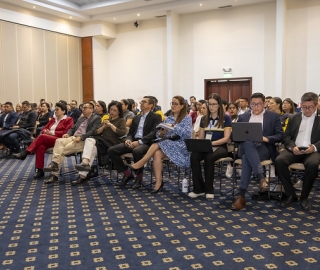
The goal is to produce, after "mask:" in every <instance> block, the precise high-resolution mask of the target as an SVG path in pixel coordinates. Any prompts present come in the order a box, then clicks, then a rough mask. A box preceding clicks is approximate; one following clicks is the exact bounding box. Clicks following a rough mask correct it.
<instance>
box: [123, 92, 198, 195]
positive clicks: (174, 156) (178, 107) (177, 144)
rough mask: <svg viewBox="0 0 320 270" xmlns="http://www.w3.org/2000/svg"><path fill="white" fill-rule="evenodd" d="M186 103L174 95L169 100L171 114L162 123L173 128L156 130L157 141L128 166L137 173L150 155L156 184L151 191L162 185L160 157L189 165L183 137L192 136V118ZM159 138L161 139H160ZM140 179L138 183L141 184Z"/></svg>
mask: <svg viewBox="0 0 320 270" xmlns="http://www.w3.org/2000/svg"><path fill="white" fill-rule="evenodd" d="M187 109H188V104H187V103H186V102H185V100H184V98H183V97H181V96H174V97H173V98H172V102H171V110H172V114H171V115H170V116H168V117H167V118H166V119H165V120H164V123H165V124H168V125H171V126H173V127H174V129H173V130H171V131H168V130H166V129H161V130H159V131H158V132H157V138H158V139H160V141H159V142H157V143H154V144H152V145H151V146H150V148H149V150H148V152H147V153H146V154H145V156H144V157H143V158H142V159H140V160H139V161H138V162H136V163H134V164H132V165H131V166H129V167H130V168H131V169H132V170H133V171H135V172H136V174H138V172H139V169H141V168H142V167H143V166H144V165H145V164H146V163H147V162H148V161H149V160H150V159H151V158H152V157H153V168H154V172H155V178H156V185H155V187H154V189H153V190H152V191H151V193H157V192H159V190H160V189H161V187H163V181H162V177H161V176H162V159H163V158H165V157H168V158H169V159H170V160H171V161H172V162H173V163H174V164H176V165H177V166H179V167H189V166H190V154H189V152H188V151H187V146H186V144H185V142H184V140H185V139H190V138H191V136H192V119H191V117H190V115H188V112H187ZM174 136H176V138H177V140H174V141H173V140H169V139H167V140H166V138H173V137H174ZM161 139H163V140H162V141H161ZM141 180H142V179H140V183H139V184H140V185H141Z"/></svg>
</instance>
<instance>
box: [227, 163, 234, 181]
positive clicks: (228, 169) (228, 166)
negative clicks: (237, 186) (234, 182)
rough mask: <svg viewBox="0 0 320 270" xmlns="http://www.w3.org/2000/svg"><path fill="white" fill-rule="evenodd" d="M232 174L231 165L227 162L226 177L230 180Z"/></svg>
mask: <svg viewBox="0 0 320 270" xmlns="http://www.w3.org/2000/svg"><path fill="white" fill-rule="evenodd" d="M232 174H233V167H232V166H231V163H230V162H229V163H228V165H227V170H226V177H227V178H231V177H232Z"/></svg>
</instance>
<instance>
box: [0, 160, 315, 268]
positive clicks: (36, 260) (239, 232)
mask: <svg viewBox="0 0 320 270" xmlns="http://www.w3.org/2000/svg"><path fill="white" fill-rule="evenodd" d="M73 164H74V159H73V158H67V159H66V160H65V164H64V170H68V169H70V170H71V169H73ZM176 172H177V171H176V169H175V168H172V169H171V177H170V179H169V176H168V173H167V172H164V179H165V180H168V182H166V183H165V185H164V189H163V190H162V191H161V192H159V193H158V194H153V195H151V194H150V193H149V192H150V190H151V187H142V188H141V189H136V190H133V189H132V188H131V185H132V183H129V184H128V185H127V186H117V185H116V184H114V183H113V182H112V181H111V180H110V175H109V173H108V172H106V173H105V175H103V176H101V177H99V178H96V179H94V180H92V181H88V182H86V183H84V184H81V185H78V186H72V185H71V184H70V181H71V180H72V179H74V178H75V177H76V175H75V174H71V175H68V176H61V177H60V178H59V182H57V183H54V184H49V185H46V184H44V183H43V180H34V179H33V178H32V176H33V174H34V157H33V156H28V157H27V159H26V160H25V161H19V160H13V159H1V160H0V214H1V217H0V269H13V270H20V269H26V270H27V269H30V270H31V269H63V270H64V269H77V270H79V269H85V270H88V269H96V270H102V269H108V270H110V269H111V270H112V269H146V270H147V269H161V270H162V269H172V270H173V269H183V270H185V269H230V270H231V269H281V270H282V269H299V270H300V269H319V266H320V216H319V210H320V204H319V200H320V196H319V188H317V187H316V188H315V189H314V190H313V192H312V194H311V200H312V210H311V211H309V212H305V211H302V210H301V209H300V208H299V206H298V204H297V205H294V206H293V207H290V208H287V209H282V208H280V207H279V206H278V205H277V202H276V201H273V200H265V201H253V200H251V199H250V194H252V193H254V192H255V191H256V190H257V186H258V185H256V184H253V185H252V186H251V187H250V189H251V191H250V194H248V196H247V201H248V203H247V206H246V209H245V210H242V211H232V210H231V204H232V202H233V197H232V194H230V193H229V194H227V195H226V196H219V189H218V181H217V183H216V196H215V198H214V200H207V199H205V198H204V197H201V198H197V199H191V198H189V197H188V196H187V195H186V194H185V193H182V192H181V191H180V190H179V189H178V187H177V173H176ZM113 179H114V180H115V179H116V174H115V172H114V173H113ZM149 179H150V171H147V172H146V173H145V180H146V181H145V183H146V184H148V183H149ZM230 187H231V181H230V180H229V179H225V180H224V185H223V188H224V189H227V188H230Z"/></svg>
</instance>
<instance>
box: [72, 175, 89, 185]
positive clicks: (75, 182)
mask: <svg viewBox="0 0 320 270" xmlns="http://www.w3.org/2000/svg"><path fill="white" fill-rule="evenodd" d="M87 180H88V178H87V177H84V178H82V177H80V175H79V176H78V178H77V179H76V180H73V181H71V185H73V186H76V185H79V184H81V183H83V182H85V181H87Z"/></svg>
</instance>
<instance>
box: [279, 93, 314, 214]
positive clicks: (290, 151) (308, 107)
mask: <svg viewBox="0 0 320 270" xmlns="http://www.w3.org/2000/svg"><path fill="white" fill-rule="evenodd" d="M317 105H318V95H317V94H315V93H312V92H308V93H305V94H303V96H302V97H301V109H302V112H300V113H296V114H293V115H292V116H290V118H289V123H288V126H287V129H286V132H285V134H284V137H283V142H284V146H285V149H284V150H283V151H281V152H280V155H279V156H278V157H277V159H276V162H275V167H276V171H277V173H278V177H279V178H280V180H281V182H282V184H283V186H284V189H285V192H286V195H287V196H288V197H287V199H286V200H284V201H283V202H281V204H280V205H281V206H283V207H287V206H290V205H291V204H292V203H293V202H296V201H298V197H297V195H296V193H295V189H294V187H293V184H292V182H291V177H290V172H289V169H288V166H289V165H290V164H292V163H303V164H304V167H305V173H304V177H303V186H302V191H301V196H300V205H301V207H302V208H303V209H304V210H309V209H310V208H311V204H310V202H309V200H308V196H309V193H310V191H311V189H312V186H313V183H314V181H315V179H316V177H317V175H318V166H319V164H320V153H319V151H320V132H319V128H320V111H317Z"/></svg>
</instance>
